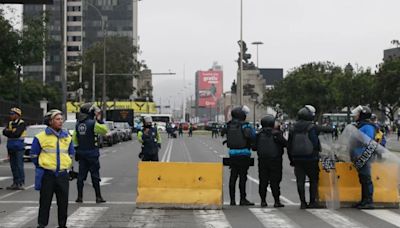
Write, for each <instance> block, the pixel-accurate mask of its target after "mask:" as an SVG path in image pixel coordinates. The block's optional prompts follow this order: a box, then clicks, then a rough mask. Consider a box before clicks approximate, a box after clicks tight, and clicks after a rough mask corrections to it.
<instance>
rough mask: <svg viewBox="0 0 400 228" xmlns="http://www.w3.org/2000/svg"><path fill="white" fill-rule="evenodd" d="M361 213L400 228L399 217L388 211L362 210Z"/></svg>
mask: <svg viewBox="0 0 400 228" xmlns="http://www.w3.org/2000/svg"><path fill="white" fill-rule="evenodd" d="M362 211H363V212H365V213H367V214H370V215H372V216H375V217H377V218H378V219H381V220H384V221H385V222H388V223H390V224H392V225H394V226H396V227H400V223H399V221H400V215H399V214H397V213H395V212H393V211H389V210H383V209H375V210H362Z"/></svg>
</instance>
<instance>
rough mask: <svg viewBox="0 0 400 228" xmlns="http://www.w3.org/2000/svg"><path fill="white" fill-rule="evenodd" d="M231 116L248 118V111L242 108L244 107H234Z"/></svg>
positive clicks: (240, 118)
mask: <svg viewBox="0 0 400 228" xmlns="http://www.w3.org/2000/svg"><path fill="white" fill-rule="evenodd" d="M231 116H232V118H233V119H237V120H242V121H244V120H245V119H246V113H245V112H244V111H243V110H242V107H236V108H234V109H232V111H231Z"/></svg>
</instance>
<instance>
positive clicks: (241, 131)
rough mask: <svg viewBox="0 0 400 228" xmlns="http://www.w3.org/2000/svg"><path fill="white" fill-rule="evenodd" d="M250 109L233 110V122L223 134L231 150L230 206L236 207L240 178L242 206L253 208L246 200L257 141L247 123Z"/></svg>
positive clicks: (230, 122)
mask: <svg viewBox="0 0 400 228" xmlns="http://www.w3.org/2000/svg"><path fill="white" fill-rule="evenodd" d="M249 112H250V109H249V108H248V107H247V106H243V107H237V108H234V109H232V111H231V116H232V120H231V121H229V122H228V123H227V128H226V129H224V131H223V132H222V134H221V135H222V136H224V135H225V134H226V138H227V139H226V143H227V146H228V148H229V157H230V169H231V176H230V178H229V195H230V198H231V203H230V205H232V206H234V205H236V200H235V188H236V180H237V179H238V177H239V190H240V205H241V206H252V205H254V203H252V202H250V201H248V200H247V199H246V181H247V171H248V169H249V167H250V156H251V148H252V145H253V144H254V142H255V139H256V131H255V130H254V128H253V127H252V126H251V125H250V124H249V123H248V122H245V120H246V116H247V114H248V113H249Z"/></svg>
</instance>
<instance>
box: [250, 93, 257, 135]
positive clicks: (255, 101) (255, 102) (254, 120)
mask: <svg viewBox="0 0 400 228" xmlns="http://www.w3.org/2000/svg"><path fill="white" fill-rule="evenodd" d="M251 100H252V101H253V102H254V105H253V127H256V105H257V103H258V93H252V94H251Z"/></svg>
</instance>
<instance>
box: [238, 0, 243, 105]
mask: <svg viewBox="0 0 400 228" xmlns="http://www.w3.org/2000/svg"><path fill="white" fill-rule="evenodd" d="M242 79H243V0H240V72H239V80H238V92H239V99H238V100H239V105H240V106H242V105H243V81H242Z"/></svg>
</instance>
